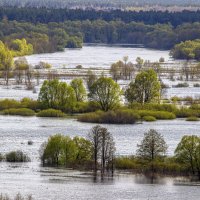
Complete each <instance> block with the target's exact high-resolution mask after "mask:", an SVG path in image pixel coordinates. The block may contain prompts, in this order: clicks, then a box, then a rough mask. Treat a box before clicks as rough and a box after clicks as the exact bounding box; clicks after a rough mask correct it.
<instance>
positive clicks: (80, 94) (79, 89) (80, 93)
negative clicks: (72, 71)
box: [70, 78, 86, 102]
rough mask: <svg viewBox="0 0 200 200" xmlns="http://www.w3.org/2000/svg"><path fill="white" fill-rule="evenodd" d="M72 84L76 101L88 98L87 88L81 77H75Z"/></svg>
mask: <svg viewBox="0 0 200 200" xmlns="http://www.w3.org/2000/svg"><path fill="white" fill-rule="evenodd" d="M70 85H71V86H72V88H73V89H74V92H75V95H76V101H78V102H83V101H84V100H85V99H86V89H85V86H84V84H83V80H82V79H81V78H75V79H73V80H72V81H71V83H70Z"/></svg>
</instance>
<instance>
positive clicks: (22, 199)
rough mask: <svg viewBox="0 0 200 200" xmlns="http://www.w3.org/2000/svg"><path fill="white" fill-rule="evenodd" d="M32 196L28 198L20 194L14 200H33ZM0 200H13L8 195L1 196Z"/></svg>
mask: <svg viewBox="0 0 200 200" xmlns="http://www.w3.org/2000/svg"><path fill="white" fill-rule="evenodd" d="M32 199H33V198H32V196H31V195H28V196H27V197H23V196H22V195H21V194H20V193H19V194H17V195H16V196H15V197H14V199H13V200H32ZM0 200H11V198H10V197H9V196H8V195H6V194H0Z"/></svg>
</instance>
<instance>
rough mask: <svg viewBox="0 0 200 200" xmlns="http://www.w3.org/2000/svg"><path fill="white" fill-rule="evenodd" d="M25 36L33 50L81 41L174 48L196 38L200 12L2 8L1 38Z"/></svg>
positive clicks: (48, 49) (199, 31)
mask: <svg viewBox="0 0 200 200" xmlns="http://www.w3.org/2000/svg"><path fill="white" fill-rule="evenodd" d="M23 38H24V39H26V40H27V41H28V42H29V43H30V44H32V45H33V49H34V52H35V53H43V52H54V51H59V50H63V49H64V48H65V47H70V48H77V47H78V48H79V47H81V46H82V43H83V42H85V43H107V44H142V45H144V46H145V47H148V48H155V49H172V48H173V47H174V46H175V45H176V44H178V43H180V42H184V41H187V40H195V39H200V11H196V12H195V11H183V12H174V13H170V12H156V11H146V12H145V11H141V12H139V13H138V12H131V11H130V12H125V11H121V10H111V11H96V10H81V9H77V10H76V9H73V10H69V9H50V8H25V7H24V8H14V7H0V40H2V41H3V42H5V43H7V44H9V42H10V41H12V40H15V39H23Z"/></svg>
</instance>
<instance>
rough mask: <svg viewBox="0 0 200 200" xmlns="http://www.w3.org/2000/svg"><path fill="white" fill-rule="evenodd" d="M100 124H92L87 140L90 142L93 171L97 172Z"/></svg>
mask: <svg viewBox="0 0 200 200" xmlns="http://www.w3.org/2000/svg"><path fill="white" fill-rule="evenodd" d="M101 132H102V128H101V126H99V125H97V126H94V127H93V128H92V129H91V131H90V132H89V134H88V140H89V141H90V142H91V144H92V155H93V160H94V171H95V172H97V169H98V159H99V154H100V148H101Z"/></svg>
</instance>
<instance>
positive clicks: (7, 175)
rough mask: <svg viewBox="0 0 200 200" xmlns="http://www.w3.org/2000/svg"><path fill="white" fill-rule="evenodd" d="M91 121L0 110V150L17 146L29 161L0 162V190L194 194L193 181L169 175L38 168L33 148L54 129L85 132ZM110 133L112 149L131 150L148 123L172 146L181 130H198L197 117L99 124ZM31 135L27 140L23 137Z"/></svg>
mask: <svg viewBox="0 0 200 200" xmlns="http://www.w3.org/2000/svg"><path fill="white" fill-rule="evenodd" d="M94 125H95V124H90V123H81V122H77V121H76V120H75V119H52V118H37V117H16V116H0V152H3V153H6V152H9V151H11V150H18V149H21V150H23V151H24V152H26V153H27V154H28V155H29V156H30V157H31V160H32V162H30V163H25V164H11V163H0V177H1V178H0V192H1V193H7V194H10V195H11V196H13V195H15V194H16V193H18V192H20V193H22V194H24V195H27V194H32V195H33V197H34V198H35V199H41V200H45V199H52V200H54V199H61V200H64V199H81V200H82V199H88V200H93V199H96V200H104V199H109V200H114V199H115V200H116V199H117V200H124V199H127V200H129V199H130V200H131V199H135V200H147V199H149V200H151V199H152V200H160V199H162V200H172V199H173V200H179V199H181V200H187V199H191V200H197V199H199V195H200V190H199V186H187V185H184V186H183V185H176V184H175V183H176V182H175V179H173V178H159V179H158V180H155V181H154V184H152V183H151V180H149V179H147V178H145V177H143V176H136V175H130V174H116V175H115V176H114V177H113V178H112V177H110V178H105V179H104V180H101V179H100V178H98V179H97V180H95V179H94V177H93V176H92V175H91V174H86V173H85V172H79V171H72V170H64V169H55V168H43V167H40V164H39V148H40V145H41V144H42V143H43V142H44V141H46V140H47V138H48V137H49V136H50V135H52V134H55V133H62V134H64V135H69V136H71V137H74V136H77V135H78V136H82V137H86V136H87V133H88V132H89V130H90V129H91V127H92V126H94ZM105 127H107V128H108V129H109V131H110V132H111V133H112V134H113V136H114V139H115V142H116V148H117V155H130V154H133V153H135V151H136V148H137V144H138V143H139V142H140V141H141V139H142V138H143V134H144V132H146V131H148V130H149V129H150V128H154V129H156V130H157V131H158V132H160V133H161V134H163V136H164V138H165V140H166V142H167V144H168V146H169V148H168V155H172V154H173V151H174V149H175V147H176V145H177V144H178V142H179V141H180V139H181V137H182V136H183V135H185V134H187V135H191V134H197V135H200V133H199V130H200V122H186V121H185V120H182V119H177V120H172V121H157V122H153V123H150V122H145V123H143V124H136V125H105ZM29 140H31V141H33V145H28V144H27V142H28V141H29Z"/></svg>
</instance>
